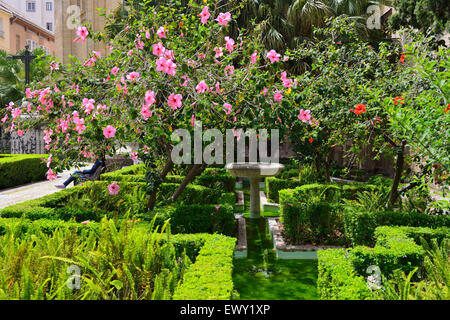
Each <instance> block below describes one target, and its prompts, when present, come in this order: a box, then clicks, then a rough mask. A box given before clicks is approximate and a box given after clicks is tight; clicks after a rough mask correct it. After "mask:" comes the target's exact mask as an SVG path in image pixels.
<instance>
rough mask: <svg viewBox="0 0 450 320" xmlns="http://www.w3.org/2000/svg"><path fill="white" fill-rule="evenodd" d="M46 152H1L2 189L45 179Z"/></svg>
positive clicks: (0, 186)
mask: <svg viewBox="0 0 450 320" xmlns="http://www.w3.org/2000/svg"><path fill="white" fill-rule="evenodd" d="M46 159H47V155H45V154H1V155H0V189H4V188H12V187H15V186H19V185H23V184H26V183H31V182H36V181H41V180H45V177H46V172H47V170H48V169H47V166H46V164H45V162H46V161H47V160H46Z"/></svg>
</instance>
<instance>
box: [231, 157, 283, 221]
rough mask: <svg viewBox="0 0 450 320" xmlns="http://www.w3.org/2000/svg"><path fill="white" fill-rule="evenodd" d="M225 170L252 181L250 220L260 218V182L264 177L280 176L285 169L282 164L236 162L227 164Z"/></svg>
mask: <svg viewBox="0 0 450 320" xmlns="http://www.w3.org/2000/svg"><path fill="white" fill-rule="evenodd" d="M225 168H226V169H227V170H228V171H229V172H230V173H231V175H233V176H235V177H243V178H248V179H249V180H250V218H251V219H257V218H259V217H260V213H261V204H260V199H259V181H260V180H261V178H263V177H264V178H265V177H273V176H276V175H278V174H279V173H280V172H281V170H283V169H284V166H283V165H282V164H280V163H265V162H235V163H230V164H227V165H226V167H225Z"/></svg>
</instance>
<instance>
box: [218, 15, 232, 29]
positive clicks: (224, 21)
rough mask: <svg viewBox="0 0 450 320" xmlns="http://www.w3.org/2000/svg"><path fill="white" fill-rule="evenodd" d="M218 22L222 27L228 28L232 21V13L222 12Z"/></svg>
mask: <svg viewBox="0 0 450 320" xmlns="http://www.w3.org/2000/svg"><path fill="white" fill-rule="evenodd" d="M216 21H217V22H218V23H219V24H220V25H221V26H226V25H227V24H228V22H230V21H231V13H229V12H225V13H223V12H221V13H219V16H218V17H217V19H216Z"/></svg>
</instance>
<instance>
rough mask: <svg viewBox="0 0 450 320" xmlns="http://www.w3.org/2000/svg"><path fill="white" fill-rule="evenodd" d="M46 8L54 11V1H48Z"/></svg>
mask: <svg viewBox="0 0 450 320" xmlns="http://www.w3.org/2000/svg"><path fill="white" fill-rule="evenodd" d="M45 8H46V10H47V11H52V10H53V3H52V2H46V3H45Z"/></svg>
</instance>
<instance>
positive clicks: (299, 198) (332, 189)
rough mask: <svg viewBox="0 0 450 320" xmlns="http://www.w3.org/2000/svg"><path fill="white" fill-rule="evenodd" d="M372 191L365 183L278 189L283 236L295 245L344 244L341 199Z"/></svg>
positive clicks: (371, 186)
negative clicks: (359, 192) (364, 191)
mask: <svg viewBox="0 0 450 320" xmlns="http://www.w3.org/2000/svg"><path fill="white" fill-rule="evenodd" d="M269 183H270V182H269ZM376 188H377V187H376V186H374V185H368V184H334V183H328V184H319V183H314V184H306V185H302V186H300V187H297V188H295V189H284V190H280V191H279V197H280V217H281V222H282V223H283V226H284V235H285V236H286V237H287V239H288V240H290V242H293V243H295V244H303V243H305V242H307V243H320V244H327V245H330V244H335V245H345V244H346V243H347V239H346V238H345V233H344V230H345V229H344V221H343V216H342V212H343V204H342V200H343V199H353V198H354V197H355V195H356V193H357V192H358V191H363V190H374V189H376Z"/></svg>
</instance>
